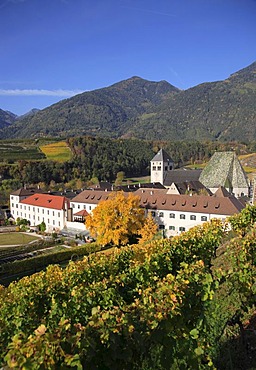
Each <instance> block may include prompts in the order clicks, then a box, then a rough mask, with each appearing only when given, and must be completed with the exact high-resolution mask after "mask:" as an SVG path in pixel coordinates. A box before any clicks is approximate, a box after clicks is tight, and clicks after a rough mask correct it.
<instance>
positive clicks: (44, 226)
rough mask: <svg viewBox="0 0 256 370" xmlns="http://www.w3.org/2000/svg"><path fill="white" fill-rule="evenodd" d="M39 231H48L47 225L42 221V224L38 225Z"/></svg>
mask: <svg viewBox="0 0 256 370" xmlns="http://www.w3.org/2000/svg"><path fill="white" fill-rule="evenodd" d="M38 229H39V231H41V232H43V233H44V232H45V230H46V224H45V222H44V221H42V222H41V224H40V225H38Z"/></svg>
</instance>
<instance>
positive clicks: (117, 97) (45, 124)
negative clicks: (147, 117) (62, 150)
mask: <svg viewBox="0 0 256 370" xmlns="http://www.w3.org/2000/svg"><path fill="white" fill-rule="evenodd" d="M178 91H179V90H178V89H177V88H176V87H174V86H172V85H170V84H169V83H168V82H166V81H161V82H151V81H147V80H144V79H142V78H139V77H132V78H130V79H128V80H125V81H121V82H119V83H116V84H114V85H112V86H110V87H106V88H103V89H98V90H94V91H90V92H85V93H82V94H79V95H76V96H74V97H72V98H70V99H66V100H63V101H60V102H59V103H57V104H54V105H52V106H50V107H48V108H46V109H44V110H42V111H40V112H38V113H36V114H35V115H33V116H27V117H24V118H23V119H21V120H18V121H17V122H16V123H15V124H14V125H12V127H11V128H10V129H7V130H6V131H5V132H2V133H0V137H1V138H10V137H23V138H26V137H31V136H32V137H40V136H65V137H68V136H74V135H82V134H84V135H85V134H92V135H101V136H111V137H119V136H121V135H122V134H123V126H124V125H125V124H126V123H127V122H128V121H129V120H131V119H134V118H136V117H137V116H139V115H140V114H143V113H145V112H150V111H152V110H154V109H155V107H156V106H157V105H158V104H160V103H161V102H163V101H164V100H165V99H166V97H168V96H169V95H172V94H177V93H178Z"/></svg>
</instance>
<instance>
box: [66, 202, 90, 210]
mask: <svg viewBox="0 0 256 370" xmlns="http://www.w3.org/2000/svg"><path fill="white" fill-rule="evenodd" d="M71 207H72V208H76V205H75V204H74V203H71ZM77 209H80V204H77ZM83 209H85V210H86V205H85V204H84V205H83ZM88 210H89V211H91V210H92V206H88Z"/></svg>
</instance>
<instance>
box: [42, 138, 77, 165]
mask: <svg viewBox="0 0 256 370" xmlns="http://www.w3.org/2000/svg"><path fill="white" fill-rule="evenodd" d="M40 150H41V151H42V152H43V154H44V155H45V156H46V158H47V159H48V160H52V161H57V162H66V161H68V160H69V159H71V151H70V149H69V147H68V145H67V143H66V142H65V141H58V142H55V143H50V144H46V145H42V146H40Z"/></svg>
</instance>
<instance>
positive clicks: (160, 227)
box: [159, 225, 186, 232]
mask: <svg viewBox="0 0 256 370" xmlns="http://www.w3.org/2000/svg"><path fill="white" fill-rule="evenodd" d="M159 230H165V225H159ZM169 230H173V231H175V230H176V228H175V226H169ZM177 230H179V231H180V232H182V231H186V228H185V227H183V226H180V227H178V228H177Z"/></svg>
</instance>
